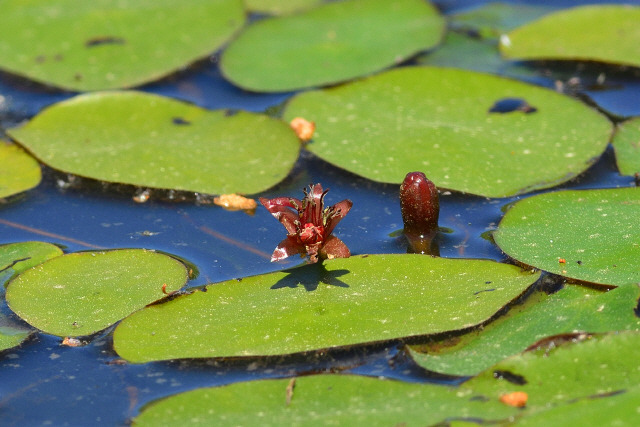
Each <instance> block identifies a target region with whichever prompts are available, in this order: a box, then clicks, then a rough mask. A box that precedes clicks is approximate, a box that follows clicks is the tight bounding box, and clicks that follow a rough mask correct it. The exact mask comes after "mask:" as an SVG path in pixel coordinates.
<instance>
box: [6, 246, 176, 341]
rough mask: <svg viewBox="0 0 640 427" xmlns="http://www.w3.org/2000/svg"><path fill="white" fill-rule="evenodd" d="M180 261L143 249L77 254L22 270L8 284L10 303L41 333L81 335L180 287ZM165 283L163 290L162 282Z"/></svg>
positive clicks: (120, 317)
mask: <svg viewBox="0 0 640 427" xmlns="http://www.w3.org/2000/svg"><path fill="white" fill-rule="evenodd" d="M186 281H187V271H186V268H185V266H184V264H182V263H181V262H179V261H177V260H175V259H174V258H171V257H169V256H167V255H163V254H160V253H156V252H153V251H146V250H143V249H123V250H115V251H108V252H80V253H73V254H68V255H63V256H60V257H57V258H53V259H51V260H49V261H47V262H45V263H43V264H40V265H39V266H37V267H35V268H32V269H30V270H27V271H25V272H24V273H22V274H21V275H19V276H18V277H16V278H15V279H13V280H12V281H11V282H10V283H9V286H8V287H7V302H8V304H9V307H10V308H11V309H12V310H13V311H14V312H15V313H16V314H17V315H18V316H20V317H21V318H22V319H24V320H25V321H26V322H28V323H29V324H31V325H33V326H34V327H36V328H38V329H41V330H42V331H44V332H46V333H49V334H53V335H58V336H83V335H90V334H93V333H95V332H97V331H100V330H102V329H104V328H106V327H108V326H110V325H112V324H113V323H115V322H117V321H118V320H120V319H122V318H123V317H125V316H127V315H128V314H130V313H131V312H133V311H135V310H138V309H140V308H142V307H144V306H145V305H147V304H149V303H151V302H153V301H156V300H158V299H160V298H162V297H164V295H165V294H164V292H163V291H166V292H172V291H175V290H178V289H180V288H181V287H182V286H183V285H184V284H185V282H186ZM165 283H166V284H167V286H166V289H163V284H165Z"/></svg>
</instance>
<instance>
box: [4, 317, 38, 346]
mask: <svg viewBox="0 0 640 427" xmlns="http://www.w3.org/2000/svg"><path fill="white" fill-rule="evenodd" d="M4 320H5V319H4V318H3V315H2V314H0V351H3V350H7V349H9V348H12V347H17V346H19V345H20V344H22V342H23V341H24V340H26V339H27V338H29V335H31V334H32V332H33V331H31V330H28V329H24V328H16V327H11V326H3V325H2V323H4Z"/></svg>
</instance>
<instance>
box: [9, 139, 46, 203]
mask: <svg viewBox="0 0 640 427" xmlns="http://www.w3.org/2000/svg"><path fill="white" fill-rule="evenodd" d="M41 178H42V172H41V171H40V165H39V164H38V162H37V161H36V159H34V158H33V157H31V156H30V155H29V154H27V153H25V151H24V150H23V149H22V148H20V147H18V146H17V145H15V144H11V143H9V142H7V141H2V140H0V199H1V198H3V197H9V196H13V195H14V194H18V193H22V192H23V191H27V190H30V189H32V188H34V187H35V186H37V185H38V184H39V183H40V179H41Z"/></svg>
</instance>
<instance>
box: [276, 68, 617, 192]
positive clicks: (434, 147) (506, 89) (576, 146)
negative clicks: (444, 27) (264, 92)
mask: <svg viewBox="0 0 640 427" xmlns="http://www.w3.org/2000/svg"><path fill="white" fill-rule="evenodd" d="M509 98H512V99H513V98H516V99H520V100H522V101H524V102H525V103H526V105H528V106H529V108H528V109H527V110H528V111H529V112H526V111H520V110H516V111H512V112H510V113H497V112H491V111H490V110H491V109H492V107H493V106H494V105H495V104H496V102H498V101H500V100H504V99H509ZM533 109H535V110H536V111H535V112H533ZM284 117H285V120H290V119H292V118H293V117H306V118H307V119H308V120H312V121H314V122H315V123H316V131H315V134H314V138H313V141H312V142H311V143H309V144H308V145H307V146H306V148H307V149H308V150H309V151H311V152H313V153H314V154H316V155H318V156H319V157H321V158H323V159H324V160H326V161H328V162H330V163H332V164H335V165H337V166H339V167H341V168H344V169H346V170H349V171H351V172H354V173H356V174H358V175H361V176H364V177H366V178H369V179H372V180H375V181H380V182H388V183H397V184H399V183H401V182H402V180H403V179H404V177H405V175H406V173H407V172H409V171H412V170H419V171H423V172H424V173H425V174H426V175H427V176H428V177H429V179H431V180H432V181H433V182H434V183H435V184H436V186H437V187H438V188H449V189H453V190H458V191H462V192H466V193H472V194H478V195H483V196H487V197H506V196H512V195H515V194H519V193H525V192H527V191H532V190H534V189H539V188H547V187H551V186H554V185H556V184H558V183H560V182H564V181H567V180H569V179H570V178H572V177H574V176H576V175H577V174H579V173H581V172H582V171H584V170H585V169H587V168H588V167H589V166H590V165H591V164H592V163H593V162H594V161H595V159H597V158H598V157H599V156H600V154H601V153H602V152H603V151H604V149H605V148H606V146H607V143H608V141H609V138H610V135H611V132H612V126H611V123H610V122H609V121H608V120H607V119H606V118H605V117H604V116H602V115H601V114H599V113H597V112H596V111H595V110H593V109H591V108H589V107H587V106H585V105H584V104H582V103H580V102H579V101H577V100H575V99H571V98H569V97H567V96H564V95H560V94H558V93H556V92H553V91H551V90H548V89H543V88H540V87H537V86H533V85H529V84H525V83H522V82H517V81H512V80H508V79H504V78H500V77H496V76H490V75H487V74H481V73H475V72H470V71H463V70H456V69H451V68H436V67H403V68H400V69H395V70H391V71H388V72H385V73H382V74H378V75H376V76H373V77H370V78H366V79H363V80H360V81H357V82H354V83H350V84H345V85H343V86H339V87H335V88H330V89H325V90H318V91H311V92H304V93H301V94H299V95H296V96H294V97H293V98H292V99H291V101H289V103H288V105H287V106H286V109H285V112H284Z"/></svg>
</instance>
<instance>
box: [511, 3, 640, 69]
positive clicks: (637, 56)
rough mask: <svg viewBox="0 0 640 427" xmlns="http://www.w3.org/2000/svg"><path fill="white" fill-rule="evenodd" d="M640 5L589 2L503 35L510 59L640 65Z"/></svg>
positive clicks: (552, 14)
mask: <svg viewBox="0 0 640 427" xmlns="http://www.w3.org/2000/svg"><path fill="white" fill-rule="evenodd" d="M638 22H640V7H635V6H628V5H589V6H580V7H576V8H573V9H565V10H561V11H558V12H555V13H551V14H549V15H546V16H543V17H542V18H540V19H538V20H536V21H533V22H530V23H528V24H526V25H523V26H522V27H519V28H516V29H515V30H513V31H511V32H509V33H508V34H507V35H506V36H503V37H501V38H500V50H501V52H502V54H503V55H504V56H506V57H507V58H513V59H520V60H537V59H560V60H582V61H601V62H609V63H614V64H621V65H631V66H635V67H640V50H638V45H640V26H639V25H638Z"/></svg>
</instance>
